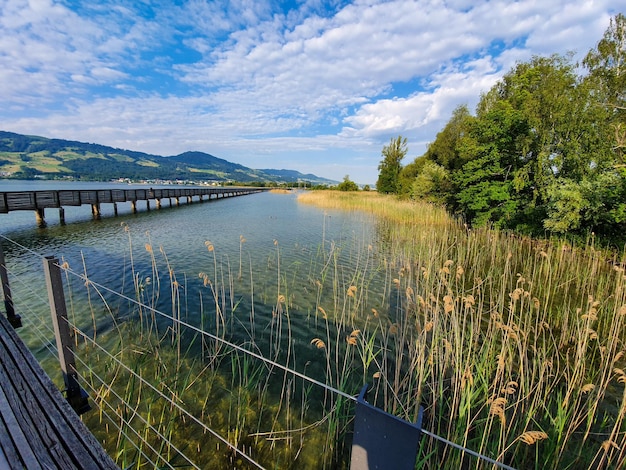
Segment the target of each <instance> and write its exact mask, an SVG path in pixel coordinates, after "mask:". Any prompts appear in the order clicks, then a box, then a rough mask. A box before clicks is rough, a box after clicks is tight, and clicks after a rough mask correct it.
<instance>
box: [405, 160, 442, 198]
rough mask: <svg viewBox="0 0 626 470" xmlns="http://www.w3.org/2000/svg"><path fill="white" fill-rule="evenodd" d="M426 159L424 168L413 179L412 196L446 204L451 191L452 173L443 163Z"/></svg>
mask: <svg viewBox="0 0 626 470" xmlns="http://www.w3.org/2000/svg"><path fill="white" fill-rule="evenodd" d="M424 160H425V163H424V165H423V166H422V170H421V171H420V173H419V174H418V175H417V176H416V177H415V178H414V179H413V184H412V185H411V198H412V199H423V200H425V201H429V202H433V203H436V204H445V202H446V199H447V197H448V194H449V192H450V174H449V172H448V170H446V169H445V168H444V167H442V166H441V165H437V164H436V163H435V162H431V161H428V160H426V159H424Z"/></svg>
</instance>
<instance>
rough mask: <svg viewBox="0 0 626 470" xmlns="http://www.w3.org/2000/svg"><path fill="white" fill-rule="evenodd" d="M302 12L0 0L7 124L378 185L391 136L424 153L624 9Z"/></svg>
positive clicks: (564, 6)
mask: <svg viewBox="0 0 626 470" xmlns="http://www.w3.org/2000/svg"><path fill="white" fill-rule="evenodd" d="M295 3H296V4H297V5H298V7H297V9H292V10H290V11H279V10H275V8H276V4H275V3H274V2H269V1H268V0H262V1H256V0H235V1H228V0H214V1H206V0H188V1H184V2H182V3H180V4H179V5H175V4H174V3H169V2H162V3H160V4H159V3H158V2H157V3H148V2H121V1H117V0H113V1H111V2H110V3H106V2H79V4H77V6H73V4H71V3H60V2H55V1H52V0H38V1H35V0H32V1H31V2H27V1H26V0H0V89H1V90H2V94H0V128H2V129H7V130H13V131H16V132H24V133H29V134H34V133H39V134H43V135H47V136H51V137H61V138H70V139H78V140H87V141H91V142H99V143H103V144H108V145H114V146H118V147H126V148H130V149H134V150H140V151H148V152H155V153H159V154H164V153H178V152H182V151H184V150H190V149H193V150H195V149H198V150H203V151H207V152H209V153H213V154H215V155H218V156H221V157H224V158H229V159H231V160H232V161H235V162H239V163H244V164H253V163H254V167H257V168H258V167H262V166H265V167H267V166H268V165H259V164H256V163H262V161H263V160H262V159H264V158H265V159H266V158H269V156H273V157H274V158H275V159H276V161H280V162H283V161H284V162H288V160H286V159H288V158H292V159H293V160H292V161H293V164H292V165H289V166H291V167H292V168H295V169H299V168H305V167H306V168H307V169H308V170H309V171H312V170H313V169H314V168H319V169H320V171H321V172H324V173H323V175H324V176H332V175H330V174H328V173H326V172H330V171H340V174H335V175H334V177H335V178H336V179H341V178H342V177H343V175H344V174H348V173H349V174H351V175H352V173H353V172H352V171H349V170H350V168H351V167H352V168H354V171H355V172H358V175H359V177H360V178H362V181H367V182H373V181H375V173H376V171H377V169H376V167H377V163H378V159H379V156H380V148H381V147H382V145H384V144H385V143H386V142H387V141H388V140H389V137H391V136H393V135H394V134H395V135H397V134H399V133H402V134H403V135H406V136H407V137H409V145H410V149H411V154H413V155H418V154H419V153H420V152H421V151H422V150H423V149H424V148H425V145H426V143H427V142H429V141H431V140H432V139H434V136H435V135H436V133H437V132H438V130H440V129H441V128H442V127H443V125H445V123H446V121H447V120H448V119H449V116H450V114H451V112H452V110H453V109H454V108H455V107H456V106H458V105H459V104H464V103H466V104H468V105H469V106H470V108H472V107H473V105H474V104H475V103H476V102H477V100H478V98H479V95H480V93H481V92H484V91H487V90H488V89H489V88H490V87H491V86H492V85H493V83H494V82H495V81H496V80H497V79H498V78H500V77H501V76H502V74H503V73H505V72H506V71H508V70H509V69H510V68H511V67H512V66H513V65H514V64H515V63H516V62H518V61H523V60H527V59H529V58H530V57H531V56H532V55H533V54H551V53H554V52H556V53H565V52H566V51H568V50H576V51H578V52H579V57H580V54H583V55H584V53H586V52H587V50H588V49H589V48H590V47H592V46H594V45H595V43H596V42H597V41H598V40H599V39H600V38H601V36H602V33H603V32H604V30H605V29H606V27H607V26H608V21H609V17H610V16H611V15H614V14H615V13H617V12H618V11H620V10H622V11H623V10H625V9H626V0H612V2H610V3H609V2H608V1H606V0H593V1H592V0H575V1H568V2H565V1H564V0H559V1H553V2H546V1H544V0H519V1H512V0H492V1H487V0H473V1H469V0H447V1H445V2H444V1H442V0H392V1H377V0H367V1H366V0H363V1H360V0H359V1H355V2H353V3H350V4H346V3H344V2H323V1H321V0H308V1H299V2H295ZM329 5H331V6H329ZM327 161H328V162H331V163H327ZM364 162H367V164H366V163H364ZM368 164H369V165H370V166H369V167H367V165H368ZM285 166H288V165H285ZM368 168H369V169H368ZM352 176H353V177H357V174H355V175H352Z"/></svg>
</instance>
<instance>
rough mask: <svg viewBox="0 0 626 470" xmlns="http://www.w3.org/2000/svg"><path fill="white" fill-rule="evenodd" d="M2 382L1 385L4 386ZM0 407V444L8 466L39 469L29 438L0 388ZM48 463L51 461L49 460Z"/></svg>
mask: <svg viewBox="0 0 626 470" xmlns="http://www.w3.org/2000/svg"><path fill="white" fill-rule="evenodd" d="M6 385H7V384H5V383H4V382H3V386H6ZM0 409H1V410H2V425H3V427H4V429H2V430H0V431H2V432H0V434H1V437H0V445H2V450H3V451H4V454H5V455H6V457H7V460H9V462H11V467H10V468H16V469H18V468H19V469H21V468H28V469H30V468H33V469H39V468H41V465H40V464H39V459H38V458H37V456H36V455H35V453H34V452H33V450H32V448H31V445H30V443H29V438H28V437H27V436H26V435H25V434H24V432H23V430H22V427H21V425H20V423H19V421H18V419H17V417H16V416H15V413H14V412H13V407H12V403H10V402H9V399H8V398H7V395H6V394H5V393H4V390H3V389H2V388H0ZM50 463H52V462H51V461H50Z"/></svg>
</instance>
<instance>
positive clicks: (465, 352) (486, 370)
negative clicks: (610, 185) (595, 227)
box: [299, 192, 626, 469]
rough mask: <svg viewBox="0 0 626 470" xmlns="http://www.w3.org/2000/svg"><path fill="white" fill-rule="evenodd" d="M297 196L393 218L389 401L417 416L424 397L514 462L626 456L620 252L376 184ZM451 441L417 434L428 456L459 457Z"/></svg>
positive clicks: (440, 421) (435, 427) (568, 462)
mask: <svg viewBox="0 0 626 470" xmlns="http://www.w3.org/2000/svg"><path fill="white" fill-rule="evenodd" d="M299 201H300V202H303V203H314V204H317V205H320V206H323V207H326V208H331V207H332V208H347V209H350V210H367V211H371V212H373V213H375V214H376V215H377V216H378V217H381V223H383V224H384V223H385V221H387V223H388V224H389V225H388V226H389V240H390V241H391V245H392V248H391V250H390V259H389V260H388V261H387V264H388V267H389V275H390V277H393V279H392V280H391V282H392V283H393V284H394V286H395V287H396V295H397V296H398V302H397V304H398V305H401V306H402V308H401V310H400V311H398V312H397V313H398V317H397V319H396V321H395V322H393V323H391V324H389V325H388V326H387V332H386V335H385V336H383V338H384V341H385V343H383V344H385V345H387V344H389V343H393V348H391V349H392V350H395V351H396V355H397V357H396V361H395V362H394V363H393V365H392V363H388V364H387V366H391V370H390V369H388V368H386V367H385V363H384V362H382V364H381V365H383V366H384V367H383V368H382V369H383V370H381V372H382V373H384V375H385V376H386V377H387V380H385V381H379V382H378V384H377V393H378V394H380V395H383V396H384V397H385V398H386V399H385V400H383V403H384V404H383V407H384V408H385V409H386V410H387V411H389V412H392V413H394V414H397V415H399V416H401V417H403V418H405V419H409V420H411V419H415V417H416V415H415V408H416V404H417V402H421V404H422V405H423V406H424V408H425V416H424V423H423V427H424V428H425V429H429V430H431V431H432V432H435V433H437V434H439V435H440V436H443V437H445V438H446V439H448V440H450V441H452V442H455V443H458V444H461V445H463V446H466V447H468V448H470V449H473V450H475V451H477V452H479V453H481V454H484V455H487V456H490V457H492V458H497V459H499V460H501V461H503V462H505V463H507V464H509V465H512V466H514V467H516V468H554V469H557V468H621V467H622V466H623V465H624V464H625V463H626V455H625V451H626V434H625V431H626V426H625V424H624V421H623V419H624V413H625V412H626V394H625V389H624V384H625V383H626V374H625V373H624V367H625V364H624V353H625V351H624V348H625V344H624V339H625V338H626V335H625V333H626V331H625V326H624V325H625V323H624V322H625V321H626V297H625V293H624V287H625V281H626V277H625V275H624V274H625V273H624V254H623V253H621V254H618V253H615V252H612V253H611V252H607V251H605V250H603V249H599V248H597V247H596V246H595V244H594V239H593V237H591V238H589V239H588V241H587V243H586V244H585V245H584V246H575V245H573V244H570V243H569V242H567V241H565V240H561V239H550V240H541V239H533V238H530V237H525V236H521V235H516V234H512V233H511V232H507V231H498V230H493V229H489V228H485V227H483V228H477V229H472V230H468V228H467V227H466V226H465V225H464V224H462V223H461V222H458V221H456V220H454V219H452V218H451V217H450V216H449V215H448V214H447V213H446V212H445V210H444V209H443V208H438V207H436V206H433V205H431V204H427V203H419V202H417V203H416V202H409V201H400V200H397V199H396V198H394V197H391V196H382V195H379V194H376V193H358V194H355V193H334V194H328V193H324V192H313V193H305V194H302V195H301V196H300V197H299ZM394 268H395V272H394ZM379 352H380V350H379ZM382 354H384V353H382ZM391 397H393V398H391ZM432 454H435V455H437V456H438V457H437V458H435V459H434V460H433V461H430V463H426V462H427V461H428V456H431V455H432ZM453 454H454V453H453V452H452V451H451V450H450V449H444V448H441V446H438V445H436V444H435V443H433V442H429V441H428V440H425V439H423V441H422V450H421V456H422V458H424V459H427V460H426V461H425V462H424V463H425V466H424V468H436V465H433V462H434V461H438V460H439V461H446V462H449V463H450V467H452V466H454V467H455V468H457V466H458V467H459V468H460V467H461V466H462V465H467V464H468V462H469V461H468V460H467V459H466V458H465V457H463V456H460V455H453ZM448 459H450V460H448ZM470 466H475V467H480V465H479V464H478V463H475V462H474V463H472V464H470ZM485 467H486V466H485Z"/></svg>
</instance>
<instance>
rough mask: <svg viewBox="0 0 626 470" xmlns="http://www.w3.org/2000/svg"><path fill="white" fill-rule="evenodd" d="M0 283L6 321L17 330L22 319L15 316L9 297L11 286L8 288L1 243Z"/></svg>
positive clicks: (7, 276) (7, 275)
mask: <svg viewBox="0 0 626 470" xmlns="http://www.w3.org/2000/svg"><path fill="white" fill-rule="evenodd" d="M0 282H1V283H2V295H3V296H4V309H5V310H6V314H7V320H9V323H10V324H11V326H13V328H19V327H21V326H22V317H20V316H19V315H16V314H15V307H14V305H13V297H11V286H9V274H8V271H7V266H6V264H5V262H4V251H3V250H2V243H0Z"/></svg>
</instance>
